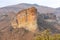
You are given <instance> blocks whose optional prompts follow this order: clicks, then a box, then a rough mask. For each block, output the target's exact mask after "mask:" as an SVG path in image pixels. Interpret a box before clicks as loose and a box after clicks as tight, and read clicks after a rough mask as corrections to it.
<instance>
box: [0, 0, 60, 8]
mask: <svg viewBox="0 0 60 40" xmlns="http://www.w3.org/2000/svg"><path fill="white" fill-rule="evenodd" d="M19 3H30V4H38V5H43V6H48V7H53V8H57V7H60V0H0V7H5V6H9V5H16V4H19Z"/></svg>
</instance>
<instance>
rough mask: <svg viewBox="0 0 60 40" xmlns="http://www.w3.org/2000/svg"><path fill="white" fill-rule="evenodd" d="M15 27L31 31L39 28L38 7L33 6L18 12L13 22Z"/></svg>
mask: <svg viewBox="0 0 60 40" xmlns="http://www.w3.org/2000/svg"><path fill="white" fill-rule="evenodd" d="M11 24H12V27H13V28H25V29H27V30H29V31H36V29H37V9H36V8H35V7H31V8H28V9H24V10H22V11H20V12H18V13H17V14H16V17H14V19H13V20H12V22H11Z"/></svg>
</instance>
